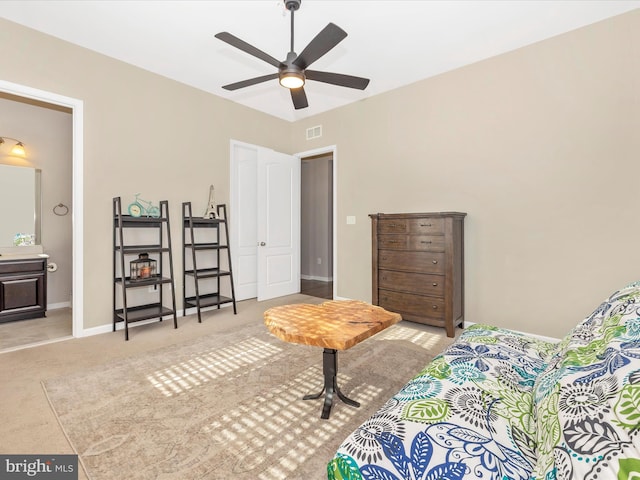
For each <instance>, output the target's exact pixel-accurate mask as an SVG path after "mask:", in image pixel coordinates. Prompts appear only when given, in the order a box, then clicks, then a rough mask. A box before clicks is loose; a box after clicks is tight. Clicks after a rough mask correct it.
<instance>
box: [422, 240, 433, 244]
mask: <svg viewBox="0 0 640 480" xmlns="http://www.w3.org/2000/svg"><path fill="white" fill-rule="evenodd" d="M420 243H426V244H430V243H431V240H420Z"/></svg>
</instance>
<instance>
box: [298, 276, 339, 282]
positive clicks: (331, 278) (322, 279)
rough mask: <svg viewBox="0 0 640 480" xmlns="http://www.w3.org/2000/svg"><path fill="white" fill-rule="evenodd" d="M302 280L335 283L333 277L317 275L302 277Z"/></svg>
mask: <svg viewBox="0 0 640 480" xmlns="http://www.w3.org/2000/svg"><path fill="white" fill-rule="evenodd" d="M300 279H301V280H318V281H319V282H333V277H318V276H315V275H300Z"/></svg>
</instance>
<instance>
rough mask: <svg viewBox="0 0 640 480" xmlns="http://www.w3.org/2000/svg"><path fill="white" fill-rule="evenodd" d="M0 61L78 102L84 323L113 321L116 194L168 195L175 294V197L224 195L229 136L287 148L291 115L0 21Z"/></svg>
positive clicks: (196, 201) (14, 75)
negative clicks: (81, 124)
mask: <svg viewBox="0 0 640 480" xmlns="http://www.w3.org/2000/svg"><path fill="white" fill-rule="evenodd" d="M0 58H2V62H0V78H1V79H3V80H6V81H9V82H13V83H17V84H21V85H26V86H28V87H32V88H37V89H41V90H45V91H49V92H53V93H56V94H59V95H64V96H67V97H71V98H76V99H80V100H82V101H83V102H84V179H83V180H84V219H83V220H84V285H83V288H84V299H83V300H84V310H85V311H84V312H83V313H84V327H85V328H91V327H95V326H99V325H104V324H109V323H110V322H111V318H112V305H111V290H112V283H111V282H112V280H111V279H112V273H111V272H112V267H111V258H112V253H111V252H112V222H111V208H112V198H113V197H115V196H122V198H123V203H125V202H126V203H128V202H129V201H131V200H132V199H133V195H134V194H135V193H138V192H140V193H142V194H143V197H144V198H146V199H149V200H154V202H155V203H158V201H159V200H165V199H166V200H168V201H169V205H170V215H171V221H172V239H173V248H174V265H175V270H176V273H177V275H176V292H177V295H176V297H177V298H178V300H179V297H180V292H181V291H182V286H181V278H180V277H181V275H180V274H179V273H180V272H181V271H182V264H181V255H180V248H181V240H180V239H181V230H180V222H179V218H180V215H181V203H182V202H183V201H192V202H193V205H194V208H195V211H200V210H203V211H204V208H205V206H206V203H207V200H208V197H209V185H210V184H214V185H215V187H216V201H217V202H218V203H224V202H227V201H228V198H229V139H231V138H233V139H236V140H240V141H245V142H249V143H255V144H260V145H264V146H267V147H270V148H273V149H275V150H279V151H287V150H288V149H289V137H288V135H287V134H286V132H288V129H289V128H290V126H289V123H287V122H284V121H280V120H278V119H275V118H274V117H271V116H268V115H264V114H261V113H258V112H256V111H254V110H251V109H248V108H245V107H241V106H238V105H237V104H234V103H232V102H229V101H227V100H224V99H221V98H219V97H216V96H213V95H210V94H207V93H205V92H203V91H200V90H197V89H195V88H191V87H187V86H185V85H183V84H180V83H178V82H175V81H172V80H168V79H166V78H163V77H160V76H158V75H155V74H152V73H149V72H147V71H144V70H141V69H139V68H135V67H132V66H129V65H127V64H124V63H122V62H119V61H116V60H113V59H110V58H108V57H106V56H103V55H99V54H96V53H95V52H91V51H89V50H86V49H83V48H80V47H77V46H74V45H71V44H69V43H66V42H63V41H60V40H57V39H55V38H53V37H50V36H47V35H43V34H41V33H38V32H35V31H33V30H30V29H27V28H24V27H22V26H20V25H17V24H15V23H12V22H8V21H6V20H2V19H0ZM273 132H285V133H284V134H283V133H279V134H278V135H274V133H273ZM179 303H180V302H179Z"/></svg>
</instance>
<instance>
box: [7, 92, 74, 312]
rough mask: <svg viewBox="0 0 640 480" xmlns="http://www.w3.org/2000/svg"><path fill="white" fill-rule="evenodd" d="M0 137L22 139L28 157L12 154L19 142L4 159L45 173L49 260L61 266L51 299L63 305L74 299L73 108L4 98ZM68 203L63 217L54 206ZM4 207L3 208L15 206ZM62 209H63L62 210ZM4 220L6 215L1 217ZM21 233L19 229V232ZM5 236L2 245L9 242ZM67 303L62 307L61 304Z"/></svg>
mask: <svg viewBox="0 0 640 480" xmlns="http://www.w3.org/2000/svg"><path fill="white" fill-rule="evenodd" d="M0 112H1V113H0V136H1V135H3V134H4V135H8V136H11V137H15V138H17V139H19V140H22V141H23V142H24V144H25V149H26V158H24V159H22V158H18V157H15V156H11V155H4V154H6V153H7V152H8V151H9V150H10V148H11V147H12V146H13V144H14V143H15V142H12V141H8V142H7V143H6V144H5V145H3V146H2V147H3V148H2V149H1V150H0V163H2V164H8V165H19V166H28V167H34V168H39V169H41V171H42V176H41V205H42V215H41V227H42V241H41V244H42V246H43V249H44V252H45V253H47V254H48V255H49V257H50V258H49V262H54V263H56V264H57V265H58V270H57V271H56V272H51V273H49V274H48V276H47V303H48V304H49V305H54V306H62V305H64V304H69V303H70V302H71V288H72V287H71V286H72V253H71V252H72V250H71V248H72V238H71V228H72V227H71V212H72V208H73V205H72V202H71V200H72V198H71V197H72V195H71V192H72V189H71V178H72V176H71V115H70V113H68V112H64V111H60V110H56V109H51V108H44V107H42V106H40V105H38V104H27V103H22V102H19V101H15V100H14V99H12V98H0ZM59 203H62V204H64V205H66V206H68V207H69V214H68V215H65V216H58V215H56V214H54V213H53V207H54V206H56V205H58V204H59ZM11 208H12V207H11V205H3V206H2V207H0V210H4V209H11ZM60 211H62V210H60ZM0 218H1V216H0ZM14 233H15V232H14ZM7 245H8V244H7V243H5V242H4V240H3V241H2V242H1V243H0V247H3V246H7ZM60 304H62V305H60Z"/></svg>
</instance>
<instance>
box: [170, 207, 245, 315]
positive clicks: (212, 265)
mask: <svg viewBox="0 0 640 480" xmlns="http://www.w3.org/2000/svg"><path fill="white" fill-rule="evenodd" d="M216 208H217V214H218V218H202V217H194V216H193V214H192V210H191V202H184V203H183V204H182V218H183V228H182V245H183V249H182V265H183V270H182V271H183V275H182V298H183V315H186V314H187V308H194V307H195V308H196V309H197V312H198V322H200V323H201V322H202V315H201V310H202V309H203V308H207V307H214V306H216V307H218V308H220V306H221V305H224V304H226V303H233V313H234V314H237V313H238V312H237V310H236V295H235V290H234V287H233V271H232V268H231V249H230V248H229V228H228V226H227V207H226V205H218V206H217V207H216ZM221 228H224V241H225V243H222V242H221V241H220V240H221V238H220V237H221V232H220V229H221ZM198 232H199V233H198ZM205 235H206V238H203V237H204V236H205ZM223 251H226V255H224V256H223ZM198 252H202V255H198ZM205 252H208V253H213V255H205ZM224 257H226V263H227V265H228V270H223V269H222V263H221V260H222V259H223V258H224ZM188 259H190V260H191V268H190V269H189V267H188V263H187V260H188ZM204 265H206V267H204ZM187 278H190V279H193V280H192V282H190V283H191V284H192V285H193V290H194V291H195V295H190V296H187ZM226 278H228V279H229V283H230V285H229V291H230V292H231V296H230V297H228V296H224V295H222V294H221V293H220V287H221V286H222V280H223V279H226ZM205 283H206V284H207V287H206V288H205V285H204V284H205ZM202 290H205V291H206V290H209V292H208V293H203V292H202Z"/></svg>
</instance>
